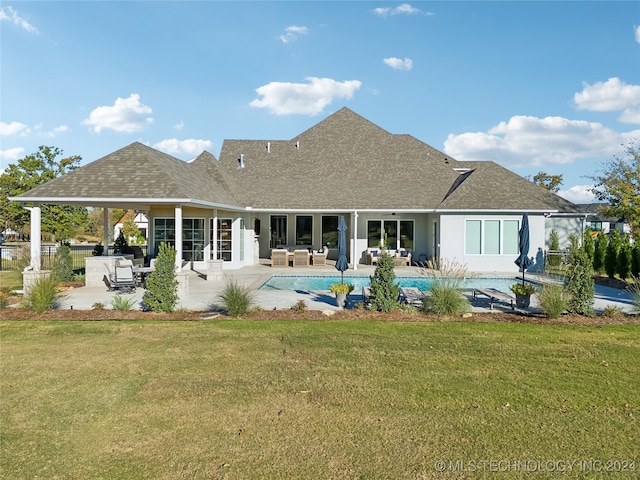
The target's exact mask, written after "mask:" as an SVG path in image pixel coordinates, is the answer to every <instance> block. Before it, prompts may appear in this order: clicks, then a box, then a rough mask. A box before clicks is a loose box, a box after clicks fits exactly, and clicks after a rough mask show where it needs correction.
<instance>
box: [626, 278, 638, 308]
mask: <svg viewBox="0 0 640 480" xmlns="http://www.w3.org/2000/svg"><path fill="white" fill-rule="evenodd" d="M632 280H633V283H632V284H631V285H630V286H629V291H630V292H631V303H632V304H633V310H634V313H635V314H637V315H638V314H640V278H638V277H632Z"/></svg>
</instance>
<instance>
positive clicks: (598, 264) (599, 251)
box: [593, 230, 609, 273]
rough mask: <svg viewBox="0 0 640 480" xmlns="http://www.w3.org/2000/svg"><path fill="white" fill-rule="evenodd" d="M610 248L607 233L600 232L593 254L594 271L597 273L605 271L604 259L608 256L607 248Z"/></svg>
mask: <svg viewBox="0 0 640 480" xmlns="http://www.w3.org/2000/svg"><path fill="white" fill-rule="evenodd" d="M608 246H609V239H608V238H607V236H606V235H605V233H604V232H603V231H602V230H600V231H599V232H598V236H597V237H596V242H595V250H594V252H593V269H594V270H595V271H596V272H597V273H602V271H603V270H604V259H605V257H606V255H607V247H608Z"/></svg>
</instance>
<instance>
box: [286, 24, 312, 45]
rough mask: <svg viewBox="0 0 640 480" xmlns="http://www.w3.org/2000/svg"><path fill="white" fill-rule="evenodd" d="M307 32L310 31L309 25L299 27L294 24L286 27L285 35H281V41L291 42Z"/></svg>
mask: <svg viewBox="0 0 640 480" xmlns="http://www.w3.org/2000/svg"><path fill="white" fill-rule="evenodd" d="M307 33H309V30H308V29H307V27H297V26H295V25H292V26H290V27H287V28H286V29H285V33H284V35H280V41H281V42H282V43H289V42H291V41H293V40H295V39H296V38H298V36H299V35H306V34H307Z"/></svg>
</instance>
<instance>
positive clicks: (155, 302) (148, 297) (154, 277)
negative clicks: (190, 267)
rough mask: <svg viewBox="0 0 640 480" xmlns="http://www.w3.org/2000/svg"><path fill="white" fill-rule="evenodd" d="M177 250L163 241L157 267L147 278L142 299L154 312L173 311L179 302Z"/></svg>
mask: <svg viewBox="0 0 640 480" xmlns="http://www.w3.org/2000/svg"><path fill="white" fill-rule="evenodd" d="M175 266H176V251H175V249H174V248H173V246H171V245H170V244H167V243H165V242H162V243H161V244H160V249H159V250H158V256H157V257H156V268H155V270H154V271H153V272H152V273H151V275H149V277H148V278H147V288H146V290H145V292H144V296H143V298H142V301H143V303H144V305H145V307H146V308H149V309H150V310H152V311H154V312H172V311H173V310H174V309H175V307H176V304H177V303H178V280H176V274H175Z"/></svg>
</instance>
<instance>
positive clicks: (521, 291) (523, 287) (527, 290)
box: [509, 282, 537, 295]
mask: <svg viewBox="0 0 640 480" xmlns="http://www.w3.org/2000/svg"><path fill="white" fill-rule="evenodd" d="M509 288H510V289H511V291H512V292H513V293H515V294H516V295H533V294H534V293H536V291H537V290H536V287H535V286H534V285H533V284H532V283H527V282H525V283H522V282H519V283H514V284H513V285H511V286H510V287H509Z"/></svg>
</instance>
